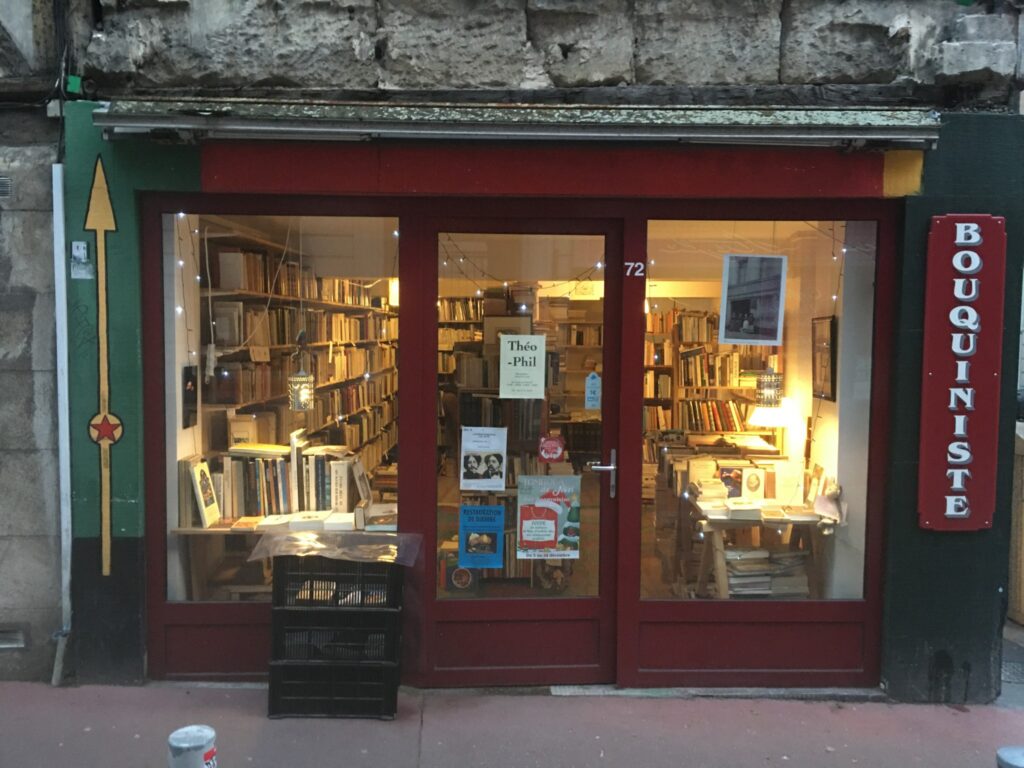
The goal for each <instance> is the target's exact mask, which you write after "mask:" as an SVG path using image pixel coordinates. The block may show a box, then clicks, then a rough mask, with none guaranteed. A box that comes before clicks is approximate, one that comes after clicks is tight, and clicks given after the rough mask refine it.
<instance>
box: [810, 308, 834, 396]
mask: <svg viewBox="0 0 1024 768" xmlns="http://www.w3.org/2000/svg"><path fill="white" fill-rule="evenodd" d="M811 389H812V390H813V392H814V396H815V397H817V398H819V399H821V400H831V401H832V402H835V400H836V317H835V315H829V316H828V317H815V318H813V319H812V320H811Z"/></svg>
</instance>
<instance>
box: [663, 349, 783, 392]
mask: <svg viewBox="0 0 1024 768" xmlns="http://www.w3.org/2000/svg"><path fill="white" fill-rule="evenodd" d="M779 363H780V360H779V355H778V354H768V355H764V354H761V353H760V352H755V351H751V352H741V351H739V350H734V351H731V352H712V351H710V350H709V349H708V348H706V347H694V348H692V349H685V350H683V351H682V352H680V354H679V372H680V377H681V383H682V385H683V386H685V387H737V388H740V387H756V386H757V376H758V374H759V373H761V372H762V371H763V370H765V369H767V368H771V369H772V370H775V371H779V370H781V369H780V368H779Z"/></svg>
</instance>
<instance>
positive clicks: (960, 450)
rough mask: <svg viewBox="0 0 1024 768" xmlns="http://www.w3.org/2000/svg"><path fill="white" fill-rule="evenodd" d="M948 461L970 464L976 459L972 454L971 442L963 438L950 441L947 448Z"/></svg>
mask: <svg viewBox="0 0 1024 768" xmlns="http://www.w3.org/2000/svg"><path fill="white" fill-rule="evenodd" d="M946 461H948V462H949V463H950V464H970V463H971V462H972V461H974V457H973V456H972V455H971V444H970V443H968V442H966V441H963V440H958V441H957V442H955V443H950V444H949V446H948V447H947V448H946Z"/></svg>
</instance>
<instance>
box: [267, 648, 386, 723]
mask: <svg viewBox="0 0 1024 768" xmlns="http://www.w3.org/2000/svg"><path fill="white" fill-rule="evenodd" d="M397 709H398V665H397V664H344V663H339V662H320V663H316V662H313V663H301V662H298V663H297V662H288V661H285V662H280V661H277V662H272V663H271V665H270V704H269V712H268V714H269V716H270V717H292V716H295V717H379V718H386V719H391V718H393V717H394V716H395V711H396V710H397Z"/></svg>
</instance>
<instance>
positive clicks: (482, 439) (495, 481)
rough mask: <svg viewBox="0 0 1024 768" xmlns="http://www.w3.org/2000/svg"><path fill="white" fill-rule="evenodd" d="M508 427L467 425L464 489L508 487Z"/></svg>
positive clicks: (461, 487) (461, 478) (461, 486)
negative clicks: (506, 462)
mask: <svg viewBox="0 0 1024 768" xmlns="http://www.w3.org/2000/svg"><path fill="white" fill-rule="evenodd" d="M507 441H508V428H507V427H463V428H462V451H461V457H462V466H461V471H460V472H459V490H461V491H503V490H505V446H506V445H507Z"/></svg>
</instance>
